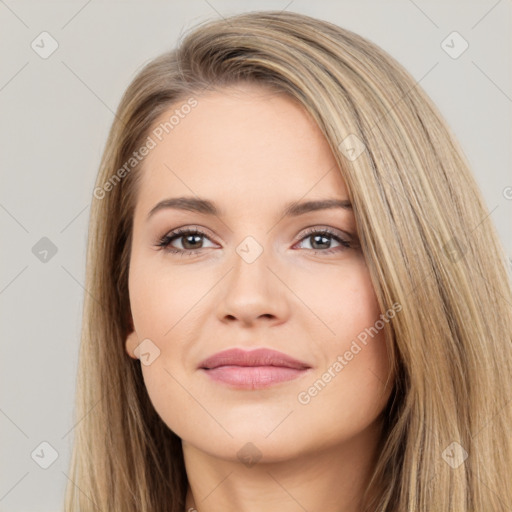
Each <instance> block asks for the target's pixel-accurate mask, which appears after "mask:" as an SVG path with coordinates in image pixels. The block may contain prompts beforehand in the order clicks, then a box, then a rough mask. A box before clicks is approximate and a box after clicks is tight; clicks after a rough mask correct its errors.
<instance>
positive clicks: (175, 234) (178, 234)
mask: <svg viewBox="0 0 512 512" xmlns="http://www.w3.org/2000/svg"><path fill="white" fill-rule="evenodd" d="M314 234H315V235H316V234H318V235H325V236H327V238H334V239H335V240H336V241H337V242H339V243H340V244H341V247H334V248H332V249H325V250H319V249H307V250H308V251H310V252H313V253H314V254H317V253H323V254H331V253H334V252H337V250H339V251H344V250H346V249H350V248H352V244H351V243H350V242H349V241H348V240H345V239H343V238H341V237H340V236H339V235H337V234H336V233H334V232H333V231H332V230H331V229H329V228H323V229H317V228H312V229H310V230H308V231H307V232H306V233H305V234H304V235H303V236H302V238H301V239H300V240H298V242H297V243H299V242H302V241H303V240H305V239H306V238H308V237H310V236H311V235H314ZM184 235H199V236H204V237H206V238H209V237H208V235H207V234H206V233H204V232H203V231H201V230H199V229H197V228H179V229H175V230H174V231H171V232H170V233H167V234H166V235H164V236H163V237H162V238H161V239H160V240H159V241H158V242H157V243H156V244H155V245H156V247H158V248H159V249H161V250H164V251H165V252H168V253H171V254H181V255H182V256H192V255H198V254H200V251H201V250H203V249H205V248H204V247H202V248H199V249H195V250H191V249H176V248H170V247H169V246H170V244H171V242H173V241H174V240H176V239H178V238H182V237H183V236H184Z"/></svg>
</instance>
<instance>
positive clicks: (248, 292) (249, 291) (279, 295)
mask: <svg viewBox="0 0 512 512" xmlns="http://www.w3.org/2000/svg"><path fill="white" fill-rule="evenodd" d="M269 259H270V258H268V257H267V253H266V252H265V251H263V252H262V253H261V254H260V255H259V256H258V257H257V258H256V259H255V260H254V261H251V258H249V259H247V258H245V259H244V257H242V256H240V255H239V254H238V253H237V252H236V251H235V253H234V255H233V264H232V267H231V271H230V272H229V274H228V275H227V276H226V279H224V280H223V281H224V282H223V284H222V289H221V290H222V291H221V293H220V295H219V298H220V300H219V302H218V306H217V314H218V318H219V320H220V321H222V322H224V323H233V322H237V321H238V322H240V324H242V325H243V326H252V325H254V324H255V323H258V322H265V324H266V325H278V324H280V323H283V322H285V321H286V319H287V318H288V315H289V303H288V299H287V295H286V286H285V285H284V284H283V282H282V281H281V280H280V279H279V278H278V277H277V275H278V273H279V272H276V270H275V269H274V268H271V267H275V266H276V265H275V264H272V265H269V263H270V261H269ZM281 279H282V278H281Z"/></svg>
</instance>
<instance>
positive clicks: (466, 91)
mask: <svg viewBox="0 0 512 512" xmlns="http://www.w3.org/2000/svg"><path fill="white" fill-rule="evenodd" d="M288 2H289V0H283V1H252V2H249V1H247V2H244V3H243V5H241V3H240V2H238V3H236V2H234V1H231V2H228V1H221V0H209V1H206V0H194V1H190V2H187V4H186V5H185V3H181V4H177V3H172V2H164V1H153V2H149V1H147V2H142V1H139V2H134V1H130V2H126V1H125V2H113V1H103V2H101V1H99V0H96V1H90V0H89V1H85V0H84V1H80V2H73V1H61V2H46V1H36V0H34V1H31V2H28V1H19V2H14V1H12V0H10V1H3V0H0V23H1V30H0V52H1V60H0V62H1V67H0V108H1V120H2V122H1V128H0V129H1V134H0V139H1V141H2V143H3V151H1V152H0V159H1V165H0V169H1V173H2V176H1V179H2V186H1V189H0V229H1V235H2V244H1V246H2V265H1V270H0V272H1V273H0V314H1V324H0V325H1V333H0V339H1V343H2V357H1V365H2V367H1V370H0V376H1V382H0V392H1V395H0V432H1V441H0V443H1V444H0V445H1V455H0V460H1V461H2V462H1V468H0V511H27V510H37V511H49V510H59V509H60V508H61V503H62V499H63V494H64V488H65V484H66V482H67V474H68V462H69V456H70V448H71V443H72V441H73V433H74V430H73V429H74V427H76V425H74V423H73V416H72V412H73V399H74V389H75V375H76V368H77V355H78V345H79V332H80V321H81V313H82V303H83V294H84V288H83V283H84V275H85V249H86V236H87V222H88V216H89V205H90V202H91V194H92V190H93V186H94V179H95V175H96V172H97V169H98V165H99V161H100V156H101V153H102V151H103V147H104V144H105V140H106V136H107V133H108V129H109V127H110V124H111V122H112V119H113V111H115V109H116V107H117V104H118V102H119V100H120V98H121V95H122V93H123V91H124V89H125V88H126V86H127V85H128V83H129V82H130V80H131V79H132V78H133V77H134V74H135V73H136V72H137V70H138V69H140V67H141V66H142V65H143V64H145V63H146V62H147V61H148V60H150V59H151V58H153V57H155V56H157V55H159V54H160V53H162V52H163V51H166V50H168V49H170V48H171V47H173V46H174V45H175V43H176V42H177V41H178V37H179V36H180V34H181V33H183V31H185V30H186V29H188V28H189V27H191V26H192V25H194V24H196V23H197V22H199V21H203V20H206V19H213V18H217V17H219V16H224V17H225V16H228V15H230V14H235V13H237V12H241V11H251V10H259V9H264V10H266V9H278V10H281V9H285V8H286V9H288V10H291V11H297V12H302V13H305V14H310V15H312V16H315V17H319V18H323V19H326V20H329V21H331V22H334V23H336V24H338V25H341V26H343V27H345V28H348V29H350V30H353V31H355V32H357V33H359V34H361V35H363V36H365V37H367V38H369V39H370V40H372V41H374V42H375V43H377V44H378V45H380V46H381V47H382V48H383V49H384V50H386V51H388V52H389V53H390V54H391V55H392V56H394V57H395V58H396V59H397V60H398V61H399V62H400V63H402V64H403V65H404V66H405V68H406V69H407V70H408V71H409V72H410V73H411V74H412V75H413V76H414V77H415V78H416V80H418V81H420V84H421V86H422V87H423V88H424V89H425V90H426V91H427V93H428V94H429V95H430V96H431V97H432V99H433V100H434V101H435V103H436V104H437V105H438V106H439V108H440V110H441V112H442V113H443V114H444V116H445V118H446V120H447V121H448V123H449V125H450V126H451V128H452V129H453V131H454V133H455V134H456V136H457V137H458V139H459V141H460V143H461V145H462V148H463V150H464V152H465V153H466V155H467V157H468V159H469V161H470V163H471V165H472V166H473V170H474V173H475V175H476V178H477V180H478V183H479V185H480V187H481V189H482V191H483V194H484V197H485V200H486V202H487V205H488V207H489V209H490V210H491V211H492V213H491V215H490V219H491V220H492V221H493V222H494V223H495V224H496V226H497V228H498V232H499V235H500V237H501V239H502V241H503V244H504V246H505V249H506V251H507V253H508V255H509V256H510V255H512V230H511V223H510V221H509V220H508V219H510V218H512V200H511V199H512V188H510V187H511V186H512V176H511V172H510V169H511V145H512V144H511V141H512V137H511V131H512V129H511V122H510V121H511V117H512V116H511V106H512V91H511V88H512V87H511V85H512V78H511V65H512V56H511V53H512V44H511V38H512V37H511V34H512V30H511V28H512V27H511V12H512V3H511V1H510V0H500V1H496V0H479V1H462V0H461V1H460V2H456V1H453V0H452V1H450V2H446V1H435V2H434V1H426V0H414V1H412V0H402V1H386V2H378V1H376V0H373V1H371V2H369V1H361V0H358V1H355V0H354V1H342V2H340V1H338V2H334V1H332V2H329V1H323V2H322V1H315V2H308V3H307V2H305V1H299V0H295V1H292V2H289V3H288ZM43 31H47V32H48V33H49V34H51V36H52V37H53V38H54V39H55V40H56V41H57V43H58V48H57V50H56V51H55V52H54V53H53V54H52V55H50V56H49V57H48V58H46V59H43V58H41V57H40V56H39V55H38V53H36V52H35V51H34V50H33V49H32V47H31V44H32V41H34V40H35V41H36V43H35V44H37V43H38V41H39V43H38V44H39V45H40V46H42V45H43V43H41V42H40V38H38V36H39V35H40V34H41V32H43ZM453 31H457V32H459V33H460V34H461V36H462V37H463V38H464V39H465V40H466V41H467V42H468V43H469V47H468V49H467V50H466V51H465V52H464V53H462V55H460V56H459V57H458V58H456V59H455V58H452V57H451V56H449V55H448V54H447V53H446V52H445V51H444V50H443V48H442V46H441V43H442V41H443V40H445V38H446V37H447V36H448V35H449V34H451V33H452V32H453ZM44 44H45V48H46V49H48V48H49V40H46V43H44ZM450 44H451V43H450ZM454 44H458V43H454ZM455 48H457V47H455ZM507 220H508V222H507ZM486 222H488V220H487V221H486ZM43 237H47V238H48V239H49V240H50V241H51V243H52V244H53V245H54V246H55V248H56V250H57V252H56V253H55V254H54V255H52V253H51V252H49V253H48V254H47V255H46V261H41V258H43V259H44V257H45V256H44V254H43V253H39V254H38V250H39V251H40V250H42V249H41V248H44V247H45V244H46V246H47V245H48V241H47V240H44V241H40V240H41V239H42V238H43ZM36 244H38V245H36ZM34 246H35V247H36V249H33V248H34ZM43 441H46V442H47V443H49V444H50V445H51V446H52V447H53V448H54V449H55V450H56V451H57V453H58V457H57V459H56V460H55V461H54V462H53V464H52V465H51V466H49V467H48V468H47V469H43V468H42V467H40V465H41V464H42V465H44V464H45V463H46V464H48V463H49V462H51V460H52V459H51V457H52V453H51V450H50V449H49V448H48V447H46V446H45V445H43V446H42V447H41V446H40V443H41V442H43ZM34 450H35V453H34V459H33V458H32V457H31V454H32V453H33V452H34Z"/></svg>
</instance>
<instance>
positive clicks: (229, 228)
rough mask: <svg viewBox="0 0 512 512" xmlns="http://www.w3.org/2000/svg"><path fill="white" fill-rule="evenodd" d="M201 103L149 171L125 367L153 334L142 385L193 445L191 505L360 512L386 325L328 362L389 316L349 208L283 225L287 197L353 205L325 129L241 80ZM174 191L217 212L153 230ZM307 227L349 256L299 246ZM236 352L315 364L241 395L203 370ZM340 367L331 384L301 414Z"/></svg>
mask: <svg viewBox="0 0 512 512" xmlns="http://www.w3.org/2000/svg"><path fill="white" fill-rule="evenodd" d="M196 99H197V100H198V105H197V107H195V108H194V109H193V110H192V111H191V112H190V113H189V114H188V115H187V116H184V118H183V119H180V122H179V124H178V125H177V126H175V127H174V129H173V130H172V132H170V133H169V135H167V136H166V137H165V138H164V139H163V140H162V141H161V142H159V143H158V145H157V146H156V147H155V148H154V149H152V150H151V151H150V153H149V154H148V156H147V157H146V158H145V160H144V163H143V170H142V172H143V176H142V181H141V184H140V185H141V186H140V189H139V191H138V197H137V203H136V208H135V213H134V224H133V240H132V248H131V262H130V271H129V294H130V305H131V313H132V318H133V325H134V332H132V333H131V334H130V335H129V336H128V338H127V340H126V351H127V353H128V354H129V355H130V357H134V358H135V357H137V354H136V353H135V349H136V347H137V346H138V345H139V344H140V343H141V342H142V340H144V339H150V340H151V342H152V343H153V344H154V346H156V347H158V350H160V353H159V355H158V357H156V359H154V361H153V362H151V364H149V365H142V370H143V376H144V382H145V385H146V388H147V391H148V394H149V397H150V399H151V401H152V403H153V405H154V407H155V409H156V411H157V412H158V414H159V415H160V417H161V418H162V419H163V421H164V422H165V423H166V424H167V425H168V427H169V428H170V429H171V430H172V431H174V432H175V433H176V434H177V435H178V436H179V437H180V438H181V439H182V441H183V453H184V458H185V464H186V469H187V475H188V479H189V490H188V495H187V510H188V509H189V507H195V508H196V509H197V510H198V511H199V512H209V511H218V510H224V511H235V510H236V511H238V512H240V511H242V512H244V511H245V512H249V511H261V510H280V511H283V512H288V511H294V512H295V511H300V510H304V509H306V510H308V511H310V512H312V511H321V510H322V511H323V510H332V511H334V510H336V511H344V512H352V511H353V512H355V511H359V510H361V508H360V507H361V506H360V500H361V496H362V493H363V491H364V488H365V485H366V483H367V482H368V478H369V475H370V471H371V470H372V468H373V466H374V464H375V457H376V451H377V447H378V442H379V435H380V432H381V423H380V419H379V414H380V413H381V412H382V410H383V408H384V407H385V405H386V402H387V400H388V398H389V395H390V392H391V385H390V383H389V382H388V384H387V385H385V384H384V383H386V381H387V379H388V376H389V375H388V373H389V371H390V366H389V362H388V356H387V350H386V343H385V338H384V334H383V330H381V331H379V333H378V335H375V336H374V337H373V338H369V341H368V343H367V345H365V346H364V347H363V348H362V350H361V351H360V352H358V353H357V355H355V356H354V357H353V359H352V360H351V361H347V365H346V366H344V368H343V369H342V371H339V372H335V371H333V370H332V366H333V363H334V362H335V361H336V360H337V358H338V356H340V355H341V356H343V354H345V352H346V351H347V350H349V349H350V346H351V343H352V342H353V341H354V340H355V339H356V337H357V336H358V334H360V333H361V332H362V331H364V329H365V328H367V327H369V326H373V325H374V324H375V322H376V320H378V318H379V315H380V314H381V313H382V312H381V311H380V310H379V307H378V304H377V301H376V297H375V293H374V289H373V286H372V283H371V280H370V277H369V273H368V269H367V266H366V263H365V260H364V257H363V254H362V252H361V250H360V249H359V247H358V246H357V232H356V224H355V219H354V215H353V213H352V211H351V209H341V208H336V209H330V210H327V209H325V210H320V211H315V212H309V213H306V214H303V215H301V216H298V217H294V218H292V217H290V218H288V217H282V215H281V212H282V210H283V208H284V205H285V204H287V203H288V202H290V201H299V200H301V201H305V200H313V199H326V198H329V199H332V198H336V199H348V193H347V189H346V187H345V184H344V182H343V179H342V178H341V175H340V173H339V170H338V168H337V165H336V162H335V160H334V157H333V155H332V153H331V151H330V149H329V146H328V144H327V142H326V140H325V139H324V137H323V135H322V134H321V132H320V130H319V128H318V127H317V126H316V124H315V123H314V122H313V120H312V119H311V118H310V117H309V115H308V114H307V113H306V111H305V110H304V109H303V108H302V107H301V106H300V105H298V104H297V103H296V102H295V101H294V100H292V99H290V98H289V97H287V96H285V95H278V94H275V93H273V92H272V91H269V90H266V89H264V88H262V87H261V86H256V85H248V84H242V85H238V86H236V87H233V86H231V87H229V88H223V89H220V90H217V91H214V92H212V91H210V92H208V93H206V94H204V95H200V96H198V97H196ZM178 107H179V105H178ZM176 108H177V106H176V105H174V106H173V107H172V108H171V109H169V112H168V113H166V114H164V115H162V117H161V119H160V120H158V121H157V123H155V125H158V124H159V123H160V122H163V121H165V120H168V119H169V116H170V115H171V113H173V112H174V110H175V109H176ZM178 196H192V197H194V196H199V197H201V198H207V199H210V200H212V201H214V202H215V203H216V204H217V205H218V206H219V208H220V209H221V210H222V215H219V216H212V215H206V214H201V213H196V212H191V211H180V210H176V209H162V210H160V211H158V212H157V213H155V215H154V216H152V217H151V218H150V219H149V220H147V216H148V213H149V211H150V210H151V209H152V208H153V207H154V206H155V205H156V204H157V203H158V202H159V201H161V200H163V199H166V198H170V197H178ZM263 206H264V207H263ZM180 227H192V228H193V227H197V228H200V229H201V230H202V231H205V232H206V236H205V237H199V239H197V238H196V239H194V237H192V238H191V237H190V236H188V237H187V236H186V235H185V236H183V235H182V236H181V237H177V238H175V239H174V241H173V242H172V244H171V246H172V247H171V248H174V249H187V248H188V249H189V250H195V251H196V252H195V255H193V256H188V255H185V256H182V255H180V254H172V253H169V252H165V250H164V249H162V248H158V247H157V246H156V244H157V243H158V241H159V240H160V239H161V238H162V237H163V236H165V235H166V234H168V233H169V232H171V231H172V230H174V229H176V228H180ZM309 227H314V228H318V230H319V231H321V230H322V228H326V227H329V228H331V229H332V230H333V231H334V232H335V234H336V236H340V237H342V238H344V239H345V240H347V239H349V240H351V242H352V247H350V248H346V247H344V246H343V245H342V244H341V243H340V242H338V241H337V240H336V239H335V238H334V237H332V236H329V237H327V239H323V240H322V238H321V237H320V239H319V237H318V233H316V234H313V235H311V234H310V235H309V236H307V237H304V232H305V230H306V228H309ZM315 235H316V236H315ZM247 236H252V237H253V238H254V239H255V240H256V241H257V243H258V244H259V246H260V247H261V248H262V249H263V252H262V253H261V255H260V256H259V257H258V258H256V259H255V261H253V262H252V263H250V264H249V263H247V262H246V261H245V260H244V259H243V258H242V257H241V256H239V254H238V253H237V251H236V249H237V247H238V246H239V245H240V244H241V242H242V241H243V240H244V239H245V238H246V237H247ZM190 242H191V243H190ZM201 247H202V248H201ZM190 248H192V249H190ZM194 248H195V249H194ZM251 250H254V249H251ZM315 250H316V251H317V252H316V254H315ZM327 251H332V252H331V253H330V254H329V253H327ZM232 347H238V348H244V349H247V350H250V349H253V348H261V347H266V348H272V349H275V350H279V351H281V352H284V353H286V354H288V355H290V356H292V357H294V358H296V359H299V360H301V361H305V362H307V363H308V364H309V365H310V367H311V368H310V370H308V371H307V372H306V373H305V374H303V375H302V376H300V377H298V378H297V379H294V380H290V381H286V382H281V383H278V384H276V385H274V386H272V387H269V388H266V389H258V390H240V389H232V388H230V387H229V386H227V385H225V384H222V383H218V382H214V381H212V380H211V379H210V378H209V377H208V376H207V375H205V374H204V372H202V371H199V370H198V368H197V367H198V364H199V363H200V362H201V361H202V360H204V359H205V358H206V357H209V356H211V355H213V354H215V353H217V352H219V351H221V350H224V349H227V348H232ZM153 353H154V352H153ZM330 367H331V376H332V375H335V377H333V378H332V379H331V380H330V382H329V383H327V384H326V385H325V387H323V388H322V389H321V391H319V392H318V393H317V394H316V395H315V396H314V397H311V400H310V401H309V403H307V404H304V403H300V402H299V400H298V395H299V393H301V392H304V391H307V390H308V388H310V387H311V386H312V384H313V383H314V382H315V381H316V380H317V379H319V378H321V377H322V375H323V374H324V373H325V372H327V371H328V369H329V368H330ZM247 443H252V445H254V447H255V448H253V447H251V448H249V447H248V446H247ZM251 450H253V451H254V453H255V454H256V455H257V456H256V458H255V459H254V460H256V459H257V458H258V457H260V458H259V460H257V463H255V464H253V465H251V464H247V463H245V462H244V459H243V458H241V457H240V452H241V454H245V455H248V454H249V455H250V453H251Z"/></svg>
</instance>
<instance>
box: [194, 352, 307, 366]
mask: <svg viewBox="0 0 512 512" xmlns="http://www.w3.org/2000/svg"><path fill="white" fill-rule="evenodd" d="M227 365H230V366H281V367H286V368H296V369H298V370H305V369H306V368H310V366H309V365H308V364H307V363H304V362H303V361H299V360H297V359H294V358H293V357H290V356H289V355H287V354H283V353H282V352H278V351H277V350H271V349H267V348H258V349H255V350H251V351H247V350H242V349H239V348H231V349H228V350H223V351H222V352H218V353H216V354H214V355H213V356H210V357H208V358H207V359H205V360H204V361H202V362H201V363H200V364H199V368H203V369H207V370H210V369H212V368H218V367H219V366H227Z"/></svg>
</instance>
